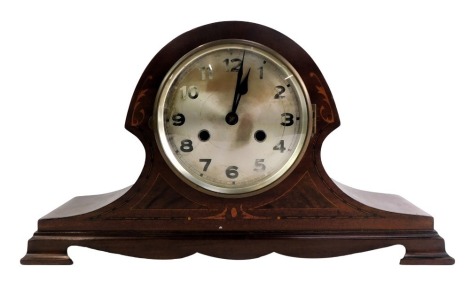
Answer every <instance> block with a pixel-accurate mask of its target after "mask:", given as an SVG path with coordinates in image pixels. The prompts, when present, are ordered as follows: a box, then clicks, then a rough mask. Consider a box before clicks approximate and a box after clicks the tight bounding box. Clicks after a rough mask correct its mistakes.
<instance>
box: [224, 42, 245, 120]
mask: <svg viewBox="0 0 470 290" xmlns="http://www.w3.org/2000/svg"><path fill="white" fill-rule="evenodd" d="M244 61H245V51H243V56H242V61H241V63H240V67H239V69H238V73H237V83H236V86H235V93H234V95H233V103H232V110H231V111H230V112H229V113H228V114H227V116H225V121H226V122H227V124H229V125H235V124H236V123H237V122H238V115H237V108H238V104H239V103H240V99H241V96H243V95H245V94H246V93H247V92H248V77H249V76H250V71H251V68H250V69H248V73H247V74H246V75H245V77H244V78H243V79H242V76H243V63H244Z"/></svg>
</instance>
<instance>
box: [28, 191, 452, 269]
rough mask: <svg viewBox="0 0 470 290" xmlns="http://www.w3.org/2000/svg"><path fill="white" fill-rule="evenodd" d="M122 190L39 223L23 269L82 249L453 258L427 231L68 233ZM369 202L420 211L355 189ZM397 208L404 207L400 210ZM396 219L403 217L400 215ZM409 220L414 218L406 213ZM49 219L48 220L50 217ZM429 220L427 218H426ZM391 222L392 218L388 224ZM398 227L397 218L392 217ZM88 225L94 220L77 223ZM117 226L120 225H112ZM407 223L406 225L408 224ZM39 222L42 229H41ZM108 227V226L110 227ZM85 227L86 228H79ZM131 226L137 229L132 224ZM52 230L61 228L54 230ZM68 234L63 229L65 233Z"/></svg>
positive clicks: (64, 260) (78, 202) (87, 199)
mask: <svg viewBox="0 0 470 290" xmlns="http://www.w3.org/2000/svg"><path fill="white" fill-rule="evenodd" d="M123 191H127V189H125V190H122V191H117V192H113V193H108V194H103V195H98V196H82V197H76V198H75V199H72V200H71V201H69V202H68V203H66V204H64V205H63V206H61V207H59V208H58V209H56V210H55V211H53V212H51V213H50V214H49V215H47V216H46V217H44V218H43V219H41V220H39V225H40V227H39V230H38V231H37V232H36V233H35V234H34V236H33V237H32V238H31V239H30V240H29V242H28V252H27V254H26V255H25V256H24V258H23V259H21V264H23V265H70V264H72V263H73V262H72V260H71V259H70V257H69V256H68V254H67V249H68V247H70V246H82V247H88V248H92V249H96V250H101V251H106V252H110V253H117V254H122V255H128V256H134V257H140V258H150V259H177V258H183V257H187V256H190V255H192V254H195V253H201V254H204V255H208V256H212V257H217V258H224V259H253V258H258V257H261V256H264V255H267V254H270V253H279V254H282V255H286V256H292V257H299V258H326V257H335V256H342V255H348V254H353V253H358V252H364V251H369V250H375V249H380V248H384V247H388V246H393V245H403V246H404V247H405V249H406V254H405V256H404V257H403V258H402V259H401V260H400V264H402V265H452V264H454V259H453V258H452V257H450V256H449V255H448V254H447V253H446V250H445V244H444V239H442V238H441V237H440V236H439V235H438V234H437V232H436V231H434V230H433V229H428V230H411V229H403V230H393V231H392V230H390V231H387V230H355V231H354V230H353V231H351V230H347V231H346V230H345V231H339V230H330V231H287V230H286V231H250V232H241V231H225V230H224V229H223V228H220V229H219V230H218V231H206V232H200V231H164V230H153V231H152V230H145V231H143V230H142V231H132V230H100V229H95V230H74V229H73V226H74V224H75V225H76V224H77V223H76V222H74V220H76V219H77V215H76V214H77V212H82V211H88V210H90V206H89V205H90V204H102V203H103V201H106V200H108V201H109V200H113V199H115V198H116V197H117V196H121V195H122V193H123ZM361 194H362V195H363V197H362V198H367V197H369V198H371V199H372V200H373V201H374V202H379V203H380V201H382V202H383V204H387V203H390V204H389V206H390V207H395V208H397V204H401V205H402V207H401V211H402V212H403V211H404V210H407V211H410V212H415V213H420V212H421V211H420V210H419V209H418V208H416V207H414V206H413V205H411V204H410V203H406V202H404V200H403V199H402V198H401V197H399V196H396V195H388V194H377V193H369V192H365V191H358V190H355V195H356V196H359V195H361ZM403 204H406V205H405V206H404V207H403ZM400 215H403V213H401V214H400ZM406 215H407V217H408V218H409V219H410V221H412V220H413V218H415V219H420V216H419V215H413V214H406ZM78 216H80V215H78ZM50 217H53V218H50ZM427 218H428V219H429V218H430V219H432V217H427ZM391 222H392V223H393V222H394V221H393V219H392V220H391ZM396 222H398V223H400V222H401V221H400V219H397V221H396ZM83 223H89V225H88V226H94V225H93V224H96V222H95V221H91V220H89V221H88V222H86V221H81V222H80V224H81V226H80V227H79V228H80V229H83V228H84V225H83ZM111 223H115V225H114V226H119V223H120V221H114V222H111ZM411 223H412V222H411ZM41 224H43V225H44V229H41ZM114 226H113V225H110V227H111V228H113V227H114ZM85 227H86V225H85ZM137 227H139V226H138V225H137ZM54 228H63V229H64V230H59V231H55V230H53V229H54ZM67 228H68V230H65V229H67Z"/></svg>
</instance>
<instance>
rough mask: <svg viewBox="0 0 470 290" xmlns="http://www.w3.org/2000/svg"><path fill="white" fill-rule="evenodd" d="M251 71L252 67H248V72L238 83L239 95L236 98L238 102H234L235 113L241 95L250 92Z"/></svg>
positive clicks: (233, 111) (233, 109)
mask: <svg viewBox="0 0 470 290" xmlns="http://www.w3.org/2000/svg"><path fill="white" fill-rule="evenodd" d="M250 71H251V68H249V69H248V72H247V73H246V76H245V77H244V78H243V80H242V81H241V82H240V84H239V85H238V95H237V98H236V102H234V103H233V106H232V113H234V114H236V112H237V108H238V104H239V103H240V99H241V97H242V96H243V95H245V94H246V93H248V77H249V76H250Z"/></svg>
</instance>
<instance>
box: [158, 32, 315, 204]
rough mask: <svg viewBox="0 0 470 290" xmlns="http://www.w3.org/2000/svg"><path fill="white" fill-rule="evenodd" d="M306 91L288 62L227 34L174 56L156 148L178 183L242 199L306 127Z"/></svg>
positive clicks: (297, 149) (294, 146) (292, 159)
mask: <svg viewBox="0 0 470 290" xmlns="http://www.w3.org/2000/svg"><path fill="white" fill-rule="evenodd" d="M308 100H309V98H308V95H307V90H306V89H305V87H304V85H303V82H302V80H301V78H300V77H299V76H298V74H297V72H296V71H295V70H294V68H293V67H292V66H291V65H290V64H289V63H288V62H287V61H286V60H285V59H284V58H282V57H281V56H280V55H278V54H277V53H275V52H274V51H272V50H271V49H269V48H267V47H265V46H262V45H260V44H257V43H253V42H248V41H243V40H226V41H217V42H211V43H208V44H206V45H203V46H201V47H199V48H197V49H195V50H193V51H191V52H189V53H188V54H186V55H185V56H184V57H182V58H181V60H180V61H179V62H178V63H176V64H175V65H174V66H173V68H172V69H171V70H170V71H169V73H168V74H167V76H166V77H165V79H164V81H163V82H162V85H161V87H160V89H159V91H158V94H157V98H156V102H155V109H154V118H153V120H154V130H155V135H156V140H157V143H158V146H159V148H160V150H161V152H162V154H163V156H164V157H165V159H166V161H167V162H168V164H169V166H170V168H172V170H174V171H175V173H177V174H178V175H179V176H180V177H181V178H182V180H183V181H185V182H186V183H188V184H189V185H191V186H193V187H195V188H196V189H198V190H200V191H203V192H205V193H208V194H213V195H217V196H223V197H243V196H247V195H254V194H257V193H261V192H263V191H265V190H266V189H268V188H271V187H272V186H274V185H275V184H278V183H279V182H280V181H281V180H282V179H283V178H284V177H285V176H286V175H288V174H289V172H290V170H292V169H293V167H294V166H295V165H296V162H297V161H299V159H300V157H301V155H302V154H303V152H304V151H305V149H306V147H307V143H308V139H309V134H310V131H311V123H312V115H311V106H310V102H309V101H308Z"/></svg>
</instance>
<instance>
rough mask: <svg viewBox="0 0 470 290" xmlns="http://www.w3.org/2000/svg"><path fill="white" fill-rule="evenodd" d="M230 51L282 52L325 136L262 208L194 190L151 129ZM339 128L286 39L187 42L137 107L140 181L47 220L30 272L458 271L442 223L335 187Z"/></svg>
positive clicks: (224, 26) (309, 65)
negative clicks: (329, 167)
mask: <svg viewBox="0 0 470 290" xmlns="http://www.w3.org/2000/svg"><path fill="white" fill-rule="evenodd" d="M220 39H246V40H251V41H254V42H258V43H261V44H263V45H265V46H267V47H270V48H272V49H274V50H275V51H277V52H278V53H279V54H281V55H282V56H283V57H284V58H286V59H287V60H288V61H289V62H290V63H291V64H292V66H293V67H294V68H295V69H296V70H297V71H298V73H299V74H300V76H301V77H302V79H303V81H304V83H305V85H306V87H307V89H308V93H309V95H310V101H311V103H312V104H314V105H315V106H314V107H316V110H315V115H314V118H315V124H316V125H315V128H314V132H313V134H312V137H311V139H310V142H309V144H308V149H307V151H306V153H305V154H304V156H303V158H302V160H301V161H300V163H298V165H297V166H296V168H295V169H294V170H293V171H292V172H291V173H290V175H289V176H288V177H287V178H286V179H285V180H283V181H282V182H281V183H280V184H278V185H276V186H275V187H273V188H271V189H270V190H268V191H266V192H263V193H261V194H258V195H255V196H251V197H243V198H221V197H216V196H211V195H208V194H205V193H202V192H200V191H198V190H196V189H195V188H193V187H191V186H189V185H187V184H186V183H185V182H182V181H181V179H179V178H178V177H177V176H176V175H175V174H174V173H173V171H172V170H171V169H170V168H169V167H168V165H167V163H166V162H165V161H164V159H163V157H162V155H161V153H160V151H159V149H158V148H157V143H156V141H155V135H154V131H153V129H152V126H151V124H152V120H151V119H152V114H153V109H154V102H155V96H156V94H157V90H158V88H159V86H160V83H161V82H162V80H163V78H164V76H165V75H166V73H167V72H168V70H169V69H170V68H171V67H172V65H173V64H174V63H175V62H177V61H178V60H179V59H180V58H181V57H182V56H183V55H184V54H186V53H187V52H188V51H190V50H192V49H193V48H196V47H198V46H200V45H202V44H204V43H207V42H211V41H215V40H220ZM339 124H340V121H339V117H338V112H337V110H336V106H335V103H334V100H333V97H332V94H331V92H330V90H329V88H328V85H327V83H326V81H325V80H324V78H323V76H322V74H321V72H320V70H319V69H318V67H317V66H316V65H315V63H314V62H313V60H312V59H311V58H310V56H309V55H308V54H307V53H306V52H305V51H304V50H303V49H302V48H301V47H300V46H298V45H297V44H296V43H294V42H293V41H292V40H290V39H289V38H287V37H286V36H284V35H282V34H281V33H279V32H277V31H275V30H272V29H270V28H267V27H264V26H261V25H257V24H253V23H247V22H235V21H233V22H220V23H213V24H209V25H206V26H202V27H199V28H196V29H194V30H191V31H189V32H186V33H184V34H182V35H180V36H179V37H177V38H176V39H174V40H173V41H171V42H170V43H169V44H168V45H166V46H165V47H164V48H163V49H162V50H161V51H160V52H159V53H158V54H157V55H156V56H155V57H154V58H153V59H152V61H151V62H150V64H149V65H148V67H147V68H146V69H145V71H144V73H143V75H142V77H141V79H140V80H139V82H138V84H137V87H136V89H135V92H134V95H133V96H132V100H131V103H130V106H129V111H128V114H127V119H126V124H125V126H126V129H127V130H129V131H130V132H131V133H132V134H134V135H135V136H136V137H137V138H138V139H139V140H140V141H141V142H142V144H143V146H144V148H145V152H146V158H145V164H144V167H143V170H142V173H141V174H140V176H139V178H138V180H137V181H136V182H135V184H134V185H132V186H130V187H127V188H125V189H122V190H119V191H116V192H112V193H107V194H101V195H95V196H78V197H75V198H73V199H72V200H70V201H69V202H67V203H65V204H64V205H62V206H60V207H59V208H57V209H56V210H54V211H52V212H51V213H49V214H47V215H46V216H44V217H43V218H41V219H40V220H39V221H38V230H37V231H36V232H35V233H34V235H33V237H32V238H31V239H30V240H29V242H28V251H27V254H26V255H25V256H24V258H23V259H22V260H21V263H22V264H72V260H71V259H70V258H69V256H68V255H67V248H68V247H69V246H83V247H89V248H93V249H97V250H102V251H107V252H112V253H119V254H124V255H129V256H135V257H143V258H154V259H174V258H182V257H185V256H188V255H192V254H194V253H197V252H199V253H202V254H205V255H209V256H213V257H220V258H227V259H250V258H256V257H260V256H263V255H266V254H269V253H272V252H276V253H280V254H283V255H288V256H294V257H305V258H320V257H333V256H339V255H346V254H351V253H356V252H362V251H368V250H373V249H377V248H382V247H387V246H391V245H396V244H401V245H403V246H404V247H405V248H406V255H405V257H404V258H403V259H401V264H453V263H454V259H453V258H451V257H450V256H449V255H447V253H446V251H445V246H444V240H443V239H442V238H441V237H440V236H439V235H438V234H437V232H436V231H435V230H434V227H433V217H432V216H430V215H428V214H427V213H425V212H423V211H422V210H420V209H419V208H417V207H415V206H414V205H412V204H411V203H409V202H408V201H406V200H405V199H403V198H401V197H400V196H397V195H388V194H380V193H371V192H365V191H360V190H356V189H353V188H350V187H347V186H345V185H342V184H339V183H338V182H335V181H334V180H332V179H331V178H330V177H329V176H328V175H327V173H326V172H325V170H324V168H323V165H322V163H321V155H320V151H321V145H322V143H323V140H324V139H325V138H326V136H328V134H329V133H330V132H332V131H333V130H334V129H335V128H337V127H338V126H339Z"/></svg>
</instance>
